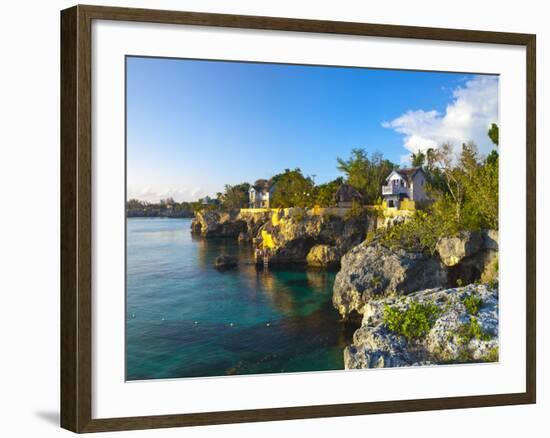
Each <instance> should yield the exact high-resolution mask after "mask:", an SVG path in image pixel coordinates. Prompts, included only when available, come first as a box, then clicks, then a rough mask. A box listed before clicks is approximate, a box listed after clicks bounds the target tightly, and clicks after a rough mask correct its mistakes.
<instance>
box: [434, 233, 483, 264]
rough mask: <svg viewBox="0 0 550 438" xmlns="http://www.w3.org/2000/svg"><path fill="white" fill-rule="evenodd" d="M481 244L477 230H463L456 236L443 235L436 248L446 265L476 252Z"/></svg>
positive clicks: (456, 262)
mask: <svg viewBox="0 0 550 438" xmlns="http://www.w3.org/2000/svg"><path fill="white" fill-rule="evenodd" d="M482 245H483V237H482V235H481V233H480V232H479V231H463V232H461V233H460V234H459V235H458V236H456V237H444V238H442V239H440V240H439V242H438V243H437V247H436V250H437V252H438V253H439V256H440V257H441V261H442V262H443V263H445V265H446V266H455V265H458V263H460V261H461V260H462V259H464V258H465V257H469V256H471V255H472V254H475V253H477V252H478V251H479V250H480V249H481V247H482Z"/></svg>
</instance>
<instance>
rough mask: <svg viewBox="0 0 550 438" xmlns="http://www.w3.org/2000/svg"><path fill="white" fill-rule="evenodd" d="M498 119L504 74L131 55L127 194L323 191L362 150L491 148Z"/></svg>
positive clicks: (394, 156)
mask: <svg viewBox="0 0 550 438" xmlns="http://www.w3.org/2000/svg"><path fill="white" fill-rule="evenodd" d="M487 101H490V102H489V103H487ZM484 106H485V107H484ZM495 108H496V109H495ZM497 111H498V79H497V78H496V77H487V76H474V75H467V74H463V73H460V74H455V73H433V72H413V71H396V70H376V69H365V68H337V67H315V66H293V65H281V64H260V63H240V62H219V61H196V60H182V59H162V58H137V57H129V58H127V170H128V174H127V175H128V181H127V183H128V197H129V198H134V197H135V198H140V199H143V200H149V201H156V200H158V199H159V198H163V197H166V196H173V197H174V198H175V199H176V200H178V201H184V200H185V201H191V200H195V199H197V198H199V197H202V196H205V195H215V193H216V192H218V191H223V186H224V184H238V183H241V182H245V181H246V182H253V181H255V180H256V179H259V178H269V177H270V176H272V175H274V174H276V173H279V172H281V171H283V170H284V169H285V168H295V167H300V168H301V169H302V171H303V172H304V173H305V174H307V175H315V180H316V182H319V183H320V182H326V181H329V180H331V179H334V178H336V177H338V176H340V174H339V172H338V170H337V169H336V157H343V158H347V157H348V156H349V155H350V151H351V150H352V149H353V148H358V147H359V148H364V149H366V150H367V151H368V152H375V151H380V152H382V153H383V154H384V156H385V157H386V158H388V159H390V160H392V161H394V162H396V163H400V162H402V163H405V162H406V160H405V157H406V156H408V155H409V154H410V152H411V151H415V150H418V149H422V148H425V147H429V146H432V143H433V145H436V144H437V143H440V142H442V141H445V140H449V141H456V142H459V141H461V140H460V139H459V138H463V137H464V139H463V140H462V141H468V140H473V141H476V142H478V143H483V142H485V139H484V131H485V130H486V125H487V124H488V123H489V120H492V119H495V118H497V116H498V113H497ZM494 121H495V122H496V121H497V120H494ZM457 131H458V134H457ZM447 137H448V138H447ZM466 137H471V138H466ZM476 137H478V138H476ZM480 146H481V149H482V150H485V149H487V148H489V147H490V144H488V143H487V144H484V143H483V144H481V145H480Z"/></svg>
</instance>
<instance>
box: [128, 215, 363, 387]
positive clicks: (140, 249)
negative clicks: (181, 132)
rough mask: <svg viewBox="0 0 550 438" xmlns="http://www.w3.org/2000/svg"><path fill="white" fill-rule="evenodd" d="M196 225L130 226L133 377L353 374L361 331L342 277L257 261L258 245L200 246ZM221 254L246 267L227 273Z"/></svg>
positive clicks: (132, 221) (142, 221)
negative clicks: (352, 350)
mask: <svg viewBox="0 0 550 438" xmlns="http://www.w3.org/2000/svg"><path fill="white" fill-rule="evenodd" d="M190 224H191V220H190V219H163V218H129V219H127V315H126V321H127V322H126V355H127V357H126V359H127V361H126V362H127V379H128V380H137V379H161V378H177V377H199V376H220V375H229V374H258V373H279V372H299V371H322V370H336V369H343V368H344V364H343V357H342V350H343V348H344V346H345V345H346V343H350V340H351V334H352V330H353V329H352V328H351V327H346V326H345V325H344V324H342V323H340V322H338V314H337V312H336V310H334V309H333V308H332V305H331V297H332V285H333V282H334V276H335V273H334V272H324V271H313V270H291V269H277V270H270V271H268V272H264V271H263V269H257V268H256V267H255V266H253V265H251V264H250V261H251V248H250V246H249V245H240V246H239V245H237V243H236V241H235V240H233V239H209V240H204V239H198V238H193V237H192V236H191V233H190V228H189V227H190ZM220 254H231V255H237V256H238V257H239V261H240V266H239V268H238V269H235V270H229V271H225V272H218V271H217V270H215V269H214V268H213V263H214V259H215V258H216V257H217V256H218V255H220Z"/></svg>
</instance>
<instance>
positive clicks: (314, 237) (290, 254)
mask: <svg viewBox="0 0 550 438" xmlns="http://www.w3.org/2000/svg"><path fill="white" fill-rule="evenodd" d="M367 228H368V218H367V217H360V218H350V219H343V218H341V217H338V216H318V215H307V214H306V215H301V214H296V215H289V216H282V217H280V218H277V220H273V221H270V222H267V223H266V224H264V225H263V226H262V227H261V228H260V229H259V233H258V239H259V240H260V241H261V242H262V244H263V245H264V246H265V247H267V248H269V249H270V250H271V257H270V263H273V264H284V263H308V264H309V265H311V266H323V267H326V266H330V265H337V264H339V262H340V258H341V257H342V255H343V254H344V253H345V252H346V251H348V250H349V249H350V248H352V247H353V246H355V245H358V244H359V243H360V242H362V241H363V240H364V238H365V235H366V233H367Z"/></svg>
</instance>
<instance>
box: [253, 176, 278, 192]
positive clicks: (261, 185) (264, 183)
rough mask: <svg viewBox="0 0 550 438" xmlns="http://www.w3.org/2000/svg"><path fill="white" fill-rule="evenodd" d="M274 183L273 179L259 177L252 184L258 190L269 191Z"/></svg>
mask: <svg viewBox="0 0 550 438" xmlns="http://www.w3.org/2000/svg"><path fill="white" fill-rule="evenodd" d="M272 185H273V182H272V181H271V180H269V181H268V180H267V179H259V180H257V181H256V182H255V183H254V184H253V185H252V187H253V188H254V190H256V191H257V192H264V193H265V192H267V191H269V189H270V188H271V186H272Z"/></svg>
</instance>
